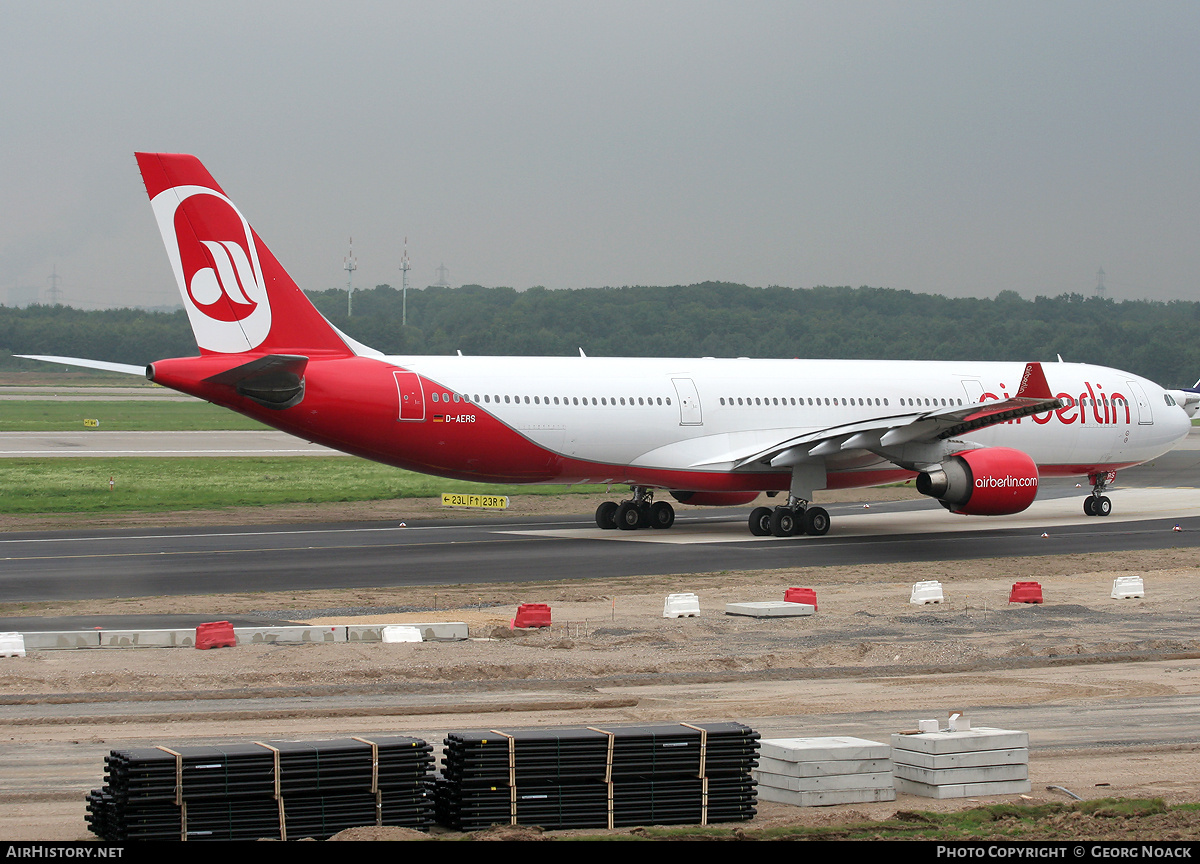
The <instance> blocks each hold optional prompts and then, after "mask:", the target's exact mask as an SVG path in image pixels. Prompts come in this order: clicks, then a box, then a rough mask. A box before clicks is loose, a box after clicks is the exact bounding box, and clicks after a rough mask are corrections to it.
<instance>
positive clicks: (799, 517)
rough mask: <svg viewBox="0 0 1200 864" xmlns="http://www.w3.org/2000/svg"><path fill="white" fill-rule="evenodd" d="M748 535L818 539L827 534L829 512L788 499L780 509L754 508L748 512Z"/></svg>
mask: <svg viewBox="0 0 1200 864" xmlns="http://www.w3.org/2000/svg"><path fill="white" fill-rule="evenodd" d="M750 533H751V534H753V535H754V536H755V537H767V536H771V535H774V536H775V537H791V536H794V535H796V534H811V535H813V536H814V537H820V536H821V535H823V534H828V533H829V511H827V510H826V509H825V508H824V507H810V506H809V502H808V501H805V500H803V499H801V498H790V499H789V500H788V503H787V504H784V505H782V506H780V507H775V508H774V509H772V508H771V507H755V508H754V510H752V511H751V512H750Z"/></svg>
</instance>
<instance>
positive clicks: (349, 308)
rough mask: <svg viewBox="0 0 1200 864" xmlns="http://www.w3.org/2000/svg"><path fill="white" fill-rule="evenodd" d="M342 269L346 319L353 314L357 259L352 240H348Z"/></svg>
mask: <svg viewBox="0 0 1200 864" xmlns="http://www.w3.org/2000/svg"><path fill="white" fill-rule="evenodd" d="M342 269H343V270H345V271H346V317H347V318H349V317H350V316H351V315H353V314H354V271H355V270H357V269H358V259H357V258H355V257H354V238H353V237H351V238H350V254H349V255H347V256H346V257H345V258H343V259H342Z"/></svg>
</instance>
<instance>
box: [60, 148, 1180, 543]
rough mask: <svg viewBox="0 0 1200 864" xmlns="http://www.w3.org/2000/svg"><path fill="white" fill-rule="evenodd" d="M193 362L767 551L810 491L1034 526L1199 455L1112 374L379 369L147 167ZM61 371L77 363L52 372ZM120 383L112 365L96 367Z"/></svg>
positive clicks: (205, 186) (212, 195)
mask: <svg viewBox="0 0 1200 864" xmlns="http://www.w3.org/2000/svg"><path fill="white" fill-rule="evenodd" d="M137 160H138V165H139V167H140V168H141V171H142V177H143V178H144V180H145V183H146V189H147V192H148V193H149V195H150V200H151V202H152V205H153V209H154V213H155V217H156V219H157V221H158V225H159V229H160V230H161V232H162V235H163V240H164V241H165V243H166V246H167V252H168V256H169V257H170V259H171V266H172V269H173V270H174V272H175V277H176V279H177V280H178V281H179V288H180V294H181V295H182V297H183V302H184V305H185V307H186V308H187V312H188V317H189V319H190V321H191V324H192V328H193V330H194V332H195V335H196V341H197V344H198V345H199V347H200V356H199V357H185V358H174V359H168V360H160V361H158V362H155V363H152V364H150V366H149V367H147V369H146V374H147V375H148V376H149V378H150V379H151V380H152V381H155V382H157V383H159V384H162V385H165V386H167V387H171V388H174V389H176V390H180V391H182V392H184V393H190V394H192V395H194V396H199V397H200V398H202V399H207V400H208V401H210V402H213V403H216V404H218V405H222V406H224V407H227V408H231V409H233V410H235V411H239V412H241V413H243V414H246V415H249V416H252V417H254V418H256V419H258V420H261V421H263V422H264V423H267V424H269V425H271V426H274V427H276V428H278V429H281V430H283V431H285V432H290V433H292V434H294V435H297V436H299V437H302V438H305V439H307V440H310V441H316V442H319V443H321V444H325V445H328V446H330V447H334V448H336V449H338V450H342V451H345V452H347V453H353V454H355V455H358V456H362V457H365V458H368V459H374V460H377V461H379V462H385V463H388V464H390V465H396V466H399V467H401V468H407V469H411V470H415V471H421V472H424V473H429V474H438V475H442V476H445V477H455V478H460V479H468V480H480V481H487V482H503V483H611V484H622V485H624V484H627V485H628V486H629V487H630V488H631V495H630V497H629V498H628V499H627V500H626V501H624V502H619V503H618V502H615V501H613V502H606V503H605V504H603V505H601V507H600V508H599V510H598V511H597V513H596V519H597V523H598V524H599V525H600V527H602V528H616V527H619V528H624V529H634V528H641V527H655V528H667V527H670V525H671V524H672V522H673V521H674V510H673V508H672V506H671V504H670V503H668V502H667V501H666V500H662V498H660V499H659V500H657V501H656V500H654V497H655V495H656V494H661V493H663V492H669V493H670V495H671V496H673V497H674V498H675V499H676V500H678V501H682V502H686V503H690V504H726V505H727V504H736V503H748V502H750V501H752V500H753V499H754V498H756V497H757V496H758V495H759V494H760V493H761V492H764V491H765V492H768V493H783V496H782V497H781V501H780V504H779V505H778V506H776V507H770V508H768V507H759V508H757V509H756V510H754V512H753V513H752V514H751V517H750V529H751V531H752V532H753V533H755V534H762V535H765V534H774V535H777V536H783V535H788V534H795V533H809V534H824V533H825V532H826V531H828V530H829V515H828V513H827V512H826V511H825V510H823V509H822V508H820V507H816V506H812V505H811V503H810V502H811V501H812V496H813V492H814V491H815V490H817V489H826V488H830V489H836V488H846V487H858V486H874V485H879V484H881V483H890V482H895V481H899V480H905V479H908V478H912V477H914V476H915V477H916V479H917V487H918V489H919V490H920V491H921V492H923V493H925V494H927V495H931V496H932V497H934V498H937V499H938V500H940V501H941V502H942V503H943V504H944V505H945V506H946V508H947V509H949V510H952V511H954V512H956V513H963V514H972V515H1003V514H1009V513H1017V512H1020V511H1022V510H1024V509H1025V508H1026V507H1028V506H1029V504H1030V503H1031V502H1032V501H1033V499H1034V497H1035V496H1036V494H1037V488H1038V481H1039V479H1040V477H1042V476H1067V475H1082V476H1087V477H1088V478H1089V481H1090V482H1091V484H1092V491H1091V494H1090V495H1088V497H1087V498H1086V500H1085V505H1084V509H1085V511H1086V512H1087V513H1088V514H1089V515H1100V516H1103V515H1107V514H1108V512H1109V511H1110V509H1111V503H1110V501H1109V499H1108V498H1107V497H1106V496H1105V495H1104V492H1105V490H1106V487H1107V485H1108V484H1109V483H1111V482H1112V479H1113V477H1114V476H1115V474H1114V472H1116V471H1117V470H1118V469H1121V468H1125V467H1128V466H1130V465H1136V464H1138V463H1140V462H1145V461H1147V460H1149V459H1153V458H1155V457H1156V456H1158V455H1160V454H1162V453H1164V452H1166V451H1167V450H1169V449H1171V448H1172V447H1173V446H1174V445H1175V444H1177V443H1178V442H1179V441H1180V440H1182V439H1183V438H1184V436H1186V435H1187V434H1188V430H1189V428H1190V414H1192V413H1194V412H1195V409H1196V407H1197V404H1198V402H1200V395H1198V394H1196V393H1194V392H1191V391H1166V390H1163V389H1162V388H1161V387H1159V386H1157V385H1156V384H1154V383H1153V382H1151V381H1147V380H1146V379H1143V378H1140V377H1138V376H1136V375H1132V374H1130V373H1127V372H1121V371H1119V370H1117V369H1110V368H1106V367H1102V366H1089V365H1081V364H1074V363H1061V362H1059V363H1048V364H1045V365H1043V364H1041V363H976V362H963V363H957V362H955V363H946V362H885V361H866V360H748V359H736V360H730V359H715V358H703V359H641V358H599V357H585V356H583V355H582V352H581V355H580V356H579V357H468V356H461V355H459V356H433V357H429V356H422V357H417V356H414V357H406V356H400V357H395V356H384V355H383V354H381V353H379V352H377V351H374V350H372V349H369V348H367V347H366V346H363V345H360V344H359V343H357V342H355V341H354V340H353V339H351V338H349V337H348V336H346V335H344V334H342V333H341V332H340V331H338V330H337V329H336V328H334V327H333V326H332V325H330V324H329V323H328V322H327V321H326V320H325V319H324V318H323V317H322V316H321V315H320V314H319V313H318V312H317V311H316V309H315V308H314V307H313V306H312V305H311V303H309V301H308V299H307V298H306V297H305V296H304V294H303V292H301V290H300V289H299V288H298V287H297V286H296V284H295V283H294V282H293V281H292V279H291V278H290V277H289V276H288V275H287V273H286V272H285V271H284V269H283V267H282V266H281V265H280V264H279V262H278V261H277V260H276V259H275V257H274V256H273V255H272V254H271V252H270V251H269V250H268V249H267V248H266V246H265V245H264V244H263V242H262V240H261V239H260V238H259V236H258V235H257V234H256V233H255V232H254V230H253V229H252V228H251V227H250V225H249V223H248V222H247V221H246V219H245V218H244V217H243V216H242V215H241V213H240V212H239V211H238V210H237V208H236V207H235V206H234V205H233V203H232V202H231V201H230V200H229V198H228V197H226V195H225V193H224V192H223V191H222V190H221V188H220V187H219V186H218V185H217V184H216V182H215V181H214V180H213V179H212V177H211V176H210V175H209V173H208V171H206V170H205V168H204V167H203V166H202V165H201V164H200V162H199V161H198V160H197V159H195V158H194V157H192V156H185V155H178V154H156V153H139V154H137ZM56 359H58V360H62V359H63V358H56ZM73 362H80V363H84V364H85V365H98V366H101V367H102V368H122V369H128V368H130V367H120V366H117V365H115V364H98V363H92V364H88V363H87V361H73Z"/></svg>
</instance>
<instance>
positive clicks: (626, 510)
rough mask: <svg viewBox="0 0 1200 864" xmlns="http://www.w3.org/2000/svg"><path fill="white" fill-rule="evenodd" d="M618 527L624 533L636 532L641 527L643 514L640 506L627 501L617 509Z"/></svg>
mask: <svg viewBox="0 0 1200 864" xmlns="http://www.w3.org/2000/svg"><path fill="white" fill-rule="evenodd" d="M616 521H617V527H618V528H620V529H621V530H622V531H634V530H636V529H638V528H640V527H641V522H642V514H641V511H640V510H639V509H638V505H637V504H635V503H634V502H632V501H626V502H625V503H623V504H621V505H620V506H619V507H618V508H617V519H616Z"/></svg>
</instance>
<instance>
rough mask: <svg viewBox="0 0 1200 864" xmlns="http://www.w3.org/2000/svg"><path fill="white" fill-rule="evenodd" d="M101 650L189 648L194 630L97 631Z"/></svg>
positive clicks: (194, 642) (192, 644)
mask: <svg viewBox="0 0 1200 864" xmlns="http://www.w3.org/2000/svg"><path fill="white" fill-rule="evenodd" d="M96 633H97V635H98V636H99V639H100V647H101V648H191V647H192V646H194V645H195V644H196V630H195V628H189V629H186V630H183V629H175V630H97V631H96Z"/></svg>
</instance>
